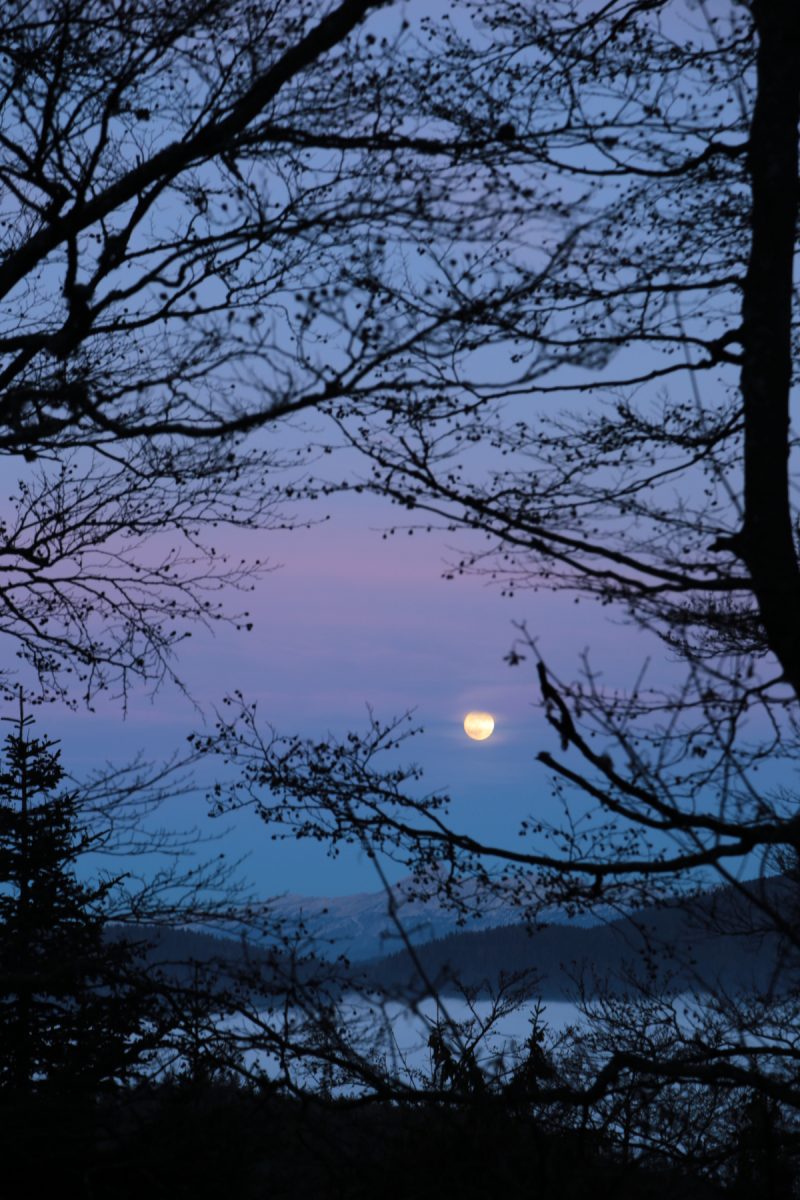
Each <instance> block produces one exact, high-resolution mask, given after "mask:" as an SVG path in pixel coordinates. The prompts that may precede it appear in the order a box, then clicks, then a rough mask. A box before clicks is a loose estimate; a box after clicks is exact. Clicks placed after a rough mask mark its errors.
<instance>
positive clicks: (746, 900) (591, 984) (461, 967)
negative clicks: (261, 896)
mask: <svg viewBox="0 0 800 1200" xmlns="http://www.w3.org/2000/svg"><path fill="white" fill-rule="evenodd" d="M746 889H747V890H746V893H745V895H744V896H742V895H741V894H740V893H738V892H737V891H736V890H734V889H732V888H721V889H719V890H717V891H714V892H711V893H707V894H705V895H702V896H700V897H696V898H694V899H692V900H687V901H684V902H679V903H674V904H668V905H660V906H657V907H652V908H647V909H643V910H642V911H640V912H637V913H635V914H633V915H632V916H629V917H624V918H621V919H618V920H615V921H610V922H607V923H604V924H601V925H596V926H593V927H592V928H589V929H587V928H576V927H574V926H571V927H569V926H565V925H561V924H553V925H549V926H547V927H545V928H542V929H539V930H536V931H533V932H530V931H529V930H528V929H527V928H526V927H525V926H523V925H505V926H503V927H500V928H495V929H487V930H481V931H477V932H469V933H456V934H451V935H449V936H447V937H444V938H439V939H437V940H436V941H433V942H429V943H428V944H427V945H424V946H420V947H418V948H417V955H418V958H419V961H420V963H421V964H422V967H423V969H424V971H425V973H426V974H427V975H428V977H429V978H433V979H437V980H439V981H441V983H442V990H443V991H445V992H446V991H448V990H449V991H452V990H453V988H454V987H455V984H454V983H453V980H457V981H459V982H460V983H462V984H465V985H467V986H469V987H476V988H484V987H487V988H494V987H496V985H497V981H498V980H499V978H500V975H501V974H503V973H505V974H506V975H508V974H510V973H512V972H520V971H533V972H535V981H534V982H533V983H532V984H531V986H530V989H529V991H530V994H531V995H537V996H542V997H543V998H547V999H557V998H567V997H570V996H574V995H575V994H576V992H577V991H578V989H579V986H580V985H581V984H583V986H584V987H585V988H586V990H587V991H588V992H595V991H596V989H597V987H598V986H599V985H601V984H602V985H604V986H606V987H608V988H609V989H610V990H611V991H613V992H616V993H621V992H627V991H630V990H633V989H634V988H635V987H636V985H637V984H646V985H649V986H652V987H654V988H655V989H656V990H657V991H660V992H679V991H688V990H695V991H699V992H708V991H711V990H712V989H714V988H718V987H725V988H728V989H736V990H740V989H742V990H756V991H758V992H760V993H764V992H766V990H767V989H769V988H772V987H773V986H775V987H777V988H778V989H783V988H786V987H788V986H790V984H789V980H788V978H787V977H788V975H789V974H792V977H793V979H794V980H795V981H796V979H797V972H796V970H795V971H794V972H789V971H788V970H784V971H781V970H778V968H779V967H780V966H781V965H782V958H781V956H782V953H783V948H782V945H781V942H780V939H779V937H778V936H777V935H776V934H775V932H774V931H773V930H770V929H765V930H764V931H763V932H762V931H761V930H760V915H759V908H758V902H759V901H763V902H767V903H770V904H772V905H774V906H777V908H778V910H779V911H781V912H782V913H784V914H785V915H786V916H787V918H788V919H790V920H791V912H792V905H794V906H795V908H796V907H797V905H798V900H797V892H796V889H795V888H793V887H792V885H790V884H789V882H788V881H787V880H786V879H783V878H781V877H774V878H772V879H767V880H763V881H756V882H752V883H749V884H747V885H746ZM765 924H767V923H765ZM367 971H368V974H369V975H370V978H373V979H375V981H376V982H377V983H380V984H382V985H384V986H389V987H392V988H397V987H402V986H404V985H406V984H408V985H409V986H412V987H416V986H418V982H419V981H418V977H417V975H416V970H415V967H414V965H413V963H412V961H411V958H410V957H409V955H408V954H407V953H406V952H405V951H404V952H402V953H398V954H393V955H391V956H389V957H387V958H384V959H382V960H378V961H373V962H372V963H370V964H369V965H368V967H367ZM448 981H449V982H448Z"/></svg>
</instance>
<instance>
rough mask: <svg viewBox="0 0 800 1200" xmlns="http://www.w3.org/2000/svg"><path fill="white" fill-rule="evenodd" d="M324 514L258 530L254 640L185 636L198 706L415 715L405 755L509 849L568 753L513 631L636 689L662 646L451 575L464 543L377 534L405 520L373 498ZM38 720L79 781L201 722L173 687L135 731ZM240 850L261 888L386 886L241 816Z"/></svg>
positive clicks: (288, 713) (186, 670)
mask: <svg viewBox="0 0 800 1200" xmlns="http://www.w3.org/2000/svg"><path fill="white" fill-rule="evenodd" d="M320 511H321V512H322V510H320ZM327 511H330V512H331V513H332V517H331V520H330V521H328V522H326V523H325V524H324V525H319V526H316V527H314V528H312V529H310V530H295V531H293V532H281V533H262V534H259V535H258V547H257V549H256V548H255V547H254V546H252V544H251V545H250V546H243V549H244V548H247V549H250V550H252V552H253V553H254V554H256V553H257V554H258V555H259V556H263V555H264V554H265V553H266V554H267V555H268V556H269V557H270V559H271V560H272V561H273V562H275V563H281V564H282V566H281V567H280V569H279V570H276V571H273V572H271V573H270V574H268V575H267V576H266V577H265V578H264V579H263V580H262V582H261V583H260V584H259V587H258V590H257V593H256V596H255V598H254V600H253V603H252V605H251V608H252V612H253V616H254V622H255V628H254V630H253V631H252V632H251V633H249V634H246V633H236V632H234V631H232V630H229V629H226V628H222V629H220V630H218V631H217V632H216V634H215V635H214V636H211V635H205V634H195V635H194V636H193V638H192V639H191V640H190V641H188V642H186V643H184V646H183V648H182V654H181V660H180V665H181V669H182V673H183V676H184V678H185V680H186V683H187V684H188V687H189V689H190V691H191V693H192V695H193V697H194V698H195V699H196V700H197V702H198V704H199V705H200V706H201V707H202V708H203V710H204V711H205V712H206V713H208V714H210V713H211V711H212V709H213V706H214V705H215V704H218V703H219V702H220V701H221V699H222V697H223V696H224V695H225V694H226V693H227V692H230V691H233V690H234V689H236V688H239V689H241V691H242V692H244V694H245V696H246V697H247V698H248V699H249V700H257V701H258V705H259V712H260V714H261V717H262V718H263V720H265V721H269V722H270V723H272V724H273V725H274V726H275V727H276V728H277V730H278V732H280V733H291V732H300V733H303V734H308V735H310V736H315V737H319V736H324V735H325V734H326V733H327V732H331V733H332V734H334V735H337V736H338V735H342V734H344V733H345V732H346V731H347V730H348V729H352V728H355V729H363V728H364V725H365V718H366V705H367V704H371V705H372V706H373V708H374V710H375V712H376V715H377V716H378V717H381V718H390V717H392V716H394V715H397V714H400V713H402V712H404V711H405V710H406V709H409V708H415V710H416V712H415V723H419V724H422V725H423V726H424V728H425V735H424V736H423V737H418V738H415V739H414V740H413V742H412V743H411V744H410V746H409V747H408V750H407V752H406V754H405V757H404V758H403V760H402V761H407V760H408V759H409V758H413V760H414V761H417V762H419V763H421V764H422V765H423V766H424V768H425V780H424V783H423V790H424V791H432V790H434V789H436V790H438V789H448V790H449V791H450V793H451V794H452V795H453V797H454V799H455V801H456V812H457V813H458V814H459V816H460V818H461V819H462V820H463V822H464V824H465V825H468V826H469V827H470V829H471V830H473V831H474V832H477V833H479V834H481V835H483V836H486V837H493V838H497V837H500V836H503V835H505V836H507V837H510V838H513V836H514V833H515V830H516V826H517V823H518V821H519V820H520V819H521V818H522V817H524V816H525V815H527V814H528V813H531V812H534V813H537V812H539V813H541V812H547V811H548V810H550V811H552V808H551V802H550V800H549V788H548V783H547V776H546V773H545V772H544V771H543V770H542V769H541V768H540V767H539V766H538V764H536V763H535V762H534V761H533V759H534V757H535V754H536V752H537V751H538V750H539V749H543V748H550V749H555V748H556V747H555V744H554V741H555V739H554V736H553V735H552V733H551V732H550V731H549V730H548V729H547V728H546V726H545V724H544V722H543V720H542V717H541V715H540V714H539V713H538V711H537V710H536V709H535V707H534V703H535V700H536V694H537V689H536V685H535V680H534V672H533V668H532V667H531V665H530V664H529V663H527V662H526V663H524V664H523V665H522V666H519V667H516V668H513V669H512V668H510V667H509V666H508V665H507V664H506V663H504V662H503V656H504V655H505V654H506V653H507V651H508V649H509V647H510V645H511V643H512V640H513V638H514V629H513V628H512V624H511V623H512V621H514V620H523V619H525V620H527V621H528V624H529V628H530V629H531V631H532V632H535V633H536V635H537V636H539V637H540V639H541V643H540V644H541V648H542V650H543V651H545V653H546V655H547V657H548V659H549V661H550V662H551V663H552V664H553V666H555V667H556V668H557V669H559V670H562V671H563V672H564V673H565V674H573V673H574V671H575V670H576V669H577V666H578V657H579V655H580V653H581V651H582V650H583V649H585V648H586V647H591V649H592V654H593V660H594V661H595V662H596V663H597V665H598V666H605V667H607V668H609V669H610V671H611V672H612V673H613V678H609V682H611V683H617V684H625V683H630V682H632V678H633V675H634V673H635V671H636V670H637V669H638V667H639V665H640V664H641V661H642V660H643V659H644V657H645V655H646V652H647V650H648V649H652V647H646V646H645V642H644V639H642V638H641V637H638V636H637V635H636V634H635V633H634V632H633V631H632V630H630V629H629V628H626V627H619V626H614V625H611V624H610V623H609V622H608V621H607V619H606V613H605V612H601V610H600V609H599V608H598V607H596V606H595V605H593V604H591V603H587V602H585V601H584V602H582V603H581V604H580V605H577V606H576V605H574V604H573V603H572V601H571V599H570V598H569V597H566V596H563V595H562V596H552V595H548V594H546V593H538V594H533V593H519V594H518V595H517V596H516V597H515V598H513V599H507V598H503V597H502V596H501V595H500V590H499V588H497V587H491V586H487V585H486V584H485V583H484V582H483V581H482V580H479V579H476V578H468V577H465V578H458V579H455V580H452V581H448V580H444V579H443V578H442V570H443V565H444V563H445V561H446V559H447V558H448V547H462V548H463V547H464V546H465V545H466V544H467V542H466V539H467V537H468V535H467V534H461V535H459V534H445V533H433V534H430V535H424V534H415V535H414V536H408V535H407V534H406V533H398V534H396V535H395V536H393V537H390V538H388V539H386V540H383V539H382V537H381V532H380V530H381V529H382V528H384V527H385V526H388V525H389V524H390V523H391V521H392V520H395V519H396V514H397V510H396V509H391V508H389V507H388V506H386V505H384V504H381V503H380V502H378V501H376V500H370V499H369V498H364V497H361V498H359V499H356V498H355V497H353V498H348V499H344V498H342V499H339V500H336V501H333V502H331V503H330V504H329V505H328V509H327ZM239 536H240V537H241V535H239ZM248 540H249V539H248ZM254 540H255V539H254ZM456 556H457V555H456V552H455V551H454V552H453V554H452V555H451V557H456ZM235 599H236V598H235V597H234V603H235ZM471 708H480V709H488V710H489V711H490V712H492V713H493V714H494V716H495V719H496V723H497V724H496V731H495V734H494V735H493V737H492V738H491V739H490V740H489V741H487V742H482V743H477V742H472V741H470V740H469V739H468V738H467V737H466V735H465V734H464V732H463V729H462V724H461V723H462V720H463V717H464V715H465V713H466V712H467V711H468V710H469V709H471ZM40 720H41V723H42V728H46V729H47V731H48V732H51V733H52V734H54V735H57V736H60V737H61V738H62V741H63V751H64V761H65V765H66V766H67V768H68V769H70V770H72V771H74V772H75V773H76V774H78V775H79V774H80V772H81V771H82V770H84V769H87V768H89V767H91V766H92V765H95V764H96V763H97V761H98V758H101V759H102V758H108V759H110V760H112V761H115V762H117V763H120V762H124V761H126V760H128V759H129V758H131V757H132V756H133V754H134V753H135V752H136V751H137V750H139V749H143V750H145V752H146V753H147V754H148V756H152V757H153V758H154V759H159V758H165V757H167V756H168V755H169V754H170V753H171V752H172V751H173V750H174V749H175V748H178V749H180V748H181V747H183V746H185V738H186V736H187V734H188V733H189V732H190V731H191V730H192V729H197V728H200V727H201V724H202V722H201V718H200V717H199V716H198V714H197V712H196V711H195V710H194V709H193V708H192V706H191V704H190V703H189V702H188V701H187V700H186V699H185V698H183V697H182V696H180V694H179V693H177V691H176V690H175V689H171V688H165V689H162V691H161V692H159V693H158V694H157V695H156V697H155V699H154V700H152V701H151V700H150V699H148V698H147V697H146V696H145V695H144V694H134V696H133V697H132V701H131V704H130V708H129V713H128V716H127V718H126V719H125V721H124V722H123V721H122V719H121V715H120V713H119V710H118V709H116V708H112V707H110V706H109V707H108V708H105V709H104V710H102V711H100V712H98V713H97V714H95V715H93V716H90V715H87V714H86V713H82V712H77V713H75V714H69V713H66V714H65V713H60V712H56V711H55V710H54V709H50V710H47V711H46V712H45V713H42V714H41V718H40ZM401 753H402V752H401ZM168 817H169V820H170V821H171V822H174V823H175V824H181V825H185V824H191V823H193V822H196V821H198V822H201V823H204V822H205V821H206V817H205V805H204V802H203V800H202V796H201V795H198V796H195V797H186V798H183V799H181V800H180V801H176V802H175V803H174V804H173V805H171V806H170V809H169V813H168ZM230 849H231V853H238V852H243V851H244V852H248V853H249V855H250V857H249V862H248V867H247V874H248V875H249V876H250V877H251V879H252V880H253V882H254V883H255V885H256V886H257V888H258V890H259V892H260V893H261V894H263V895H268V894H274V893H278V892H282V891H286V890H291V891H297V892H305V893H308V894H314V893H320V892H321V893H323V894H345V893H348V892H352V891H360V890H374V889H376V888H377V886H378V882H377V879H376V877H375V875H374V871H373V868H372V867H371V866H370V864H369V863H367V862H365V861H362V859H361V857H360V856H359V855H358V854H357V853H355V852H353V853H352V854H349V855H347V856H344V857H342V858H340V859H338V860H336V861H331V860H329V859H328V858H327V857H326V856H325V853H324V849H323V848H321V847H320V846H318V845H317V844H315V843H304V844H300V845H295V844H285V843H284V844H275V843H273V842H271V841H270V840H269V838H268V836H267V834H266V831H265V830H264V827H263V825H262V824H261V823H260V822H259V821H257V820H256V819H255V818H254V817H253V815H252V814H251V813H243V814H240V816H239V817H238V818H237V819H236V821H235V823H234V829H233V832H232V835H231V838H230ZM399 873H402V872H399ZM394 874H395V875H397V874H398V872H397V871H395V872H394Z"/></svg>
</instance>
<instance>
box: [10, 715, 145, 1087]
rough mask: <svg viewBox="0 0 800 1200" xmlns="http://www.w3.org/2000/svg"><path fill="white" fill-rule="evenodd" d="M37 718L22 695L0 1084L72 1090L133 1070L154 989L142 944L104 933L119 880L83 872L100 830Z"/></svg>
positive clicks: (14, 759)
mask: <svg viewBox="0 0 800 1200" xmlns="http://www.w3.org/2000/svg"><path fill="white" fill-rule="evenodd" d="M30 723H31V718H30V717H27V716H25V715H24V713H23V710H22V703H20V714H19V718H18V719H17V720H16V721H15V729H14V732H12V733H11V734H9V736H8V737H7V738H6V739H5V743H4V749H3V762H2V764H1V769H0V1089H2V1090H6V1091H9V1090H11V1091H13V1092H15V1093H18V1094H24V1093H29V1092H31V1091H34V1090H35V1091H41V1090H43V1089H47V1090H51V1089H55V1090H58V1091H67V1092H71V1093H73V1094H74V1093H75V1092H77V1091H83V1090H86V1089H89V1090H94V1089H96V1088H97V1087H99V1086H102V1085H104V1084H109V1083H111V1082H113V1081H114V1080H119V1079H121V1078H125V1077H127V1076H129V1075H130V1074H131V1072H132V1071H133V1070H134V1068H135V1064H136V1062H137V1060H138V1059H140V1058H141V1055H142V1053H143V1051H144V1048H145V1045H146V1044H147V1042H148V1039H147V1038H146V1037H145V1036H144V1035H145V1033H146V1031H147V1027H148V1025H152V1024H153V1021H152V1018H153V1016H154V1013H153V1011H152V1010H153V997H152V995H151V996H150V997H149V998H148V995H147V991H148V989H147V987H146V985H145V978H144V976H143V974H142V973H141V971H140V970H137V968H136V957H137V954H136V948H135V947H134V946H133V945H132V944H131V943H130V942H126V941H123V940H119V939H116V938H115V939H109V938H107V937H106V936H105V931H106V926H107V924H108V899H109V894H110V893H111V892H113V889H114V887H115V885H116V883H117V882H118V880H116V879H114V878H113V877H108V878H104V879H100V880H98V881H94V882H84V881H82V880H81V879H79V878H78V876H77V874H76V862H77V860H78V859H79V857H80V856H81V855H83V854H85V853H86V852H87V851H89V850H91V848H92V845H93V836H92V832H91V830H90V829H89V828H88V827H87V825H86V823H85V822H82V821H81V816H80V811H79V805H78V795H77V794H76V793H75V792H70V791H66V790H61V789H60V785H61V784H62V781H63V778H64V771H63V768H62V766H61V763H60V752H59V749H58V747H57V745H56V744H55V743H54V742H52V741H50V740H49V739H48V738H42V739H40V738H35V737H32V736H30V734H29V726H30Z"/></svg>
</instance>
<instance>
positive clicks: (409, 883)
mask: <svg viewBox="0 0 800 1200" xmlns="http://www.w3.org/2000/svg"><path fill="white" fill-rule="evenodd" d="M459 892H460V897H461V899H462V901H463V902H464V905H465V908H466V909H467V910H468V911H469V912H470V916H469V917H468V918H467V923H468V927H469V928H470V929H487V928H493V927H495V926H497V925H509V924H513V923H517V922H518V921H519V917H520V909H519V906H513V905H510V904H502V903H500V902H499V901H498V900H497V898H496V897H493V896H491V895H487V896H485V897H482V896H481V895H480V894H479V887H478V885H477V884H476V882H475V881H474V880H469V879H468V880H464V881H463V882H462V883H461V884H460V885H459ZM392 893H393V897H392V898H393V901H394V904H395V906H396V910H397V914H398V916H399V918H400V920H401V921H402V923H403V928H404V929H405V931H406V933H407V934H408V935H409V936H410V937H411V938H412V939H413V942H414V944H415V945H421V944H423V943H424V942H429V941H431V940H432V939H434V938H443V937H447V936H448V935H449V934H453V933H456V932H457V931H458V930H459V929H460V928H461V924H460V923H459V922H460V917H459V913H458V912H456V911H455V910H454V908H453V906H452V904H449V905H445V904H443V903H442V902H441V899H440V898H439V895H438V891H437V884H436V879H435V877H434V878H432V879H430V880H428V882H427V883H426V884H425V883H420V881H418V880H416V879H414V878H413V877H411V876H409V877H408V878H406V879H401V880H400V881H399V882H398V883H397V884H395V885H394V887H393V888H392ZM531 899H533V895H531ZM266 907H267V909H268V911H269V912H270V913H272V914H274V915H275V916H276V917H278V918H280V920H281V921H283V922H284V923H285V926H286V929H287V930H288V931H291V930H292V929H293V928H296V927H298V926H299V925H300V923H301V922H302V924H303V925H304V927H305V929H306V930H307V931H308V933H309V934H311V935H312V936H313V937H315V938H316V939H317V952H318V953H319V954H320V955H323V956H328V957H336V956H337V955H339V954H346V955H347V957H348V958H350V959H351V960H352V961H353V962H356V961H359V960H363V959H369V958H377V957H379V956H382V955H386V954H388V953H390V952H391V951H393V950H397V949H398V948H399V946H400V944H401V943H400V937H399V934H398V932H397V928H396V925H395V923H394V921H393V919H392V917H391V916H390V915H389V905H388V901H387V896H386V893H385V892H384V891H383V890H380V891H377V892H359V893H357V894H355V895H350V896H329V897H326V896H302V895H299V894H297V893H292V892H290V893H288V894H287V895H285V896H278V897H276V898H275V899H273V900H270V901H269V902H268V904H267V906H266ZM478 912H479V914H480V915H477V913H478ZM604 915H610V914H608V913H606V914H604V913H603V912H602V911H599V912H597V913H596V914H593V915H591V916H584V917H582V916H577V917H575V918H573V920H572V922H570V923H574V924H576V925H583V924H587V925H591V924H594V922H595V921H596V920H600V919H602V917H603V916H604ZM543 918H544V919H546V920H550V921H560V922H566V921H567V920H568V918H567V916H566V914H565V913H564V912H563V910H561V909H555V908H550V909H548V910H546V911H545V913H544V914H543Z"/></svg>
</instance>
